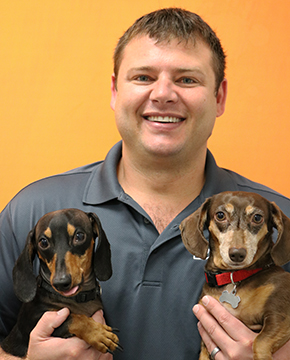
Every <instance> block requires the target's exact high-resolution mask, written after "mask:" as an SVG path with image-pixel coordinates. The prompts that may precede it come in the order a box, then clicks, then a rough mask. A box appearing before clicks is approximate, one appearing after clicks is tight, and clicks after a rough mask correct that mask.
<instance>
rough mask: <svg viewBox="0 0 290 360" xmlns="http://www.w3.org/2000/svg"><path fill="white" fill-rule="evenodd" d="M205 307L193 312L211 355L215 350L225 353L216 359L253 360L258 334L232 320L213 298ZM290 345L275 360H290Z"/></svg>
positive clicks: (208, 297) (197, 306) (221, 353)
mask: <svg viewBox="0 0 290 360" xmlns="http://www.w3.org/2000/svg"><path fill="white" fill-rule="evenodd" d="M202 302H203V305H204V306H201V305H195V306H194V307H193V312H194V314H195V316H196V317H197V318H198V320H199V324H198V330H199V332H200V335H201V337H202V339H203V341H204V343H205V345H206V347H207V349H208V351H209V352H211V351H212V350H213V349H214V348H215V347H219V348H220V349H221V351H220V352H218V353H217V354H216V356H215V359H216V360H222V359H240V360H252V359H253V350H252V346H253V342H254V340H255V337H256V336H257V334H256V333H254V332H253V331H251V330H250V329H249V328H247V327H246V326H245V325H244V324H243V323H241V322H240V321H239V320H238V319H237V318H235V317H234V316H232V315H231V314H230V313H229V312H228V311H227V310H226V309H225V308H224V307H223V306H222V305H221V304H220V303H219V302H218V301H216V300H215V299H213V298H212V297H210V296H205V297H204V298H203V299H202ZM289 350H290V341H288V342H287V343H286V344H285V345H284V346H283V347H282V348H281V349H279V350H278V351H277V352H276V353H275V354H274V356H273V358H274V359H275V360H286V359H289Z"/></svg>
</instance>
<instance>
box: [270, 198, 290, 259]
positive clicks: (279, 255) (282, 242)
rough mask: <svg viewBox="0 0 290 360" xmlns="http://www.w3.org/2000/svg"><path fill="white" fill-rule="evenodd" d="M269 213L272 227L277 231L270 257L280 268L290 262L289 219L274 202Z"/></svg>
mask: <svg viewBox="0 0 290 360" xmlns="http://www.w3.org/2000/svg"><path fill="white" fill-rule="evenodd" d="M271 213H272V219H273V223H274V227H275V228H276V229H277V231H278V236H277V240H276V243H275V244H274V246H273V248H272V251H271V256H272V259H273V260H274V263H275V264H276V265H279V266H282V265H284V264H286V263H287V262H288V261H290V219H289V218H288V217H287V216H286V215H285V214H284V213H283V212H282V211H281V209H280V208H279V207H278V206H277V205H276V204H275V203H274V202H272V203H271Z"/></svg>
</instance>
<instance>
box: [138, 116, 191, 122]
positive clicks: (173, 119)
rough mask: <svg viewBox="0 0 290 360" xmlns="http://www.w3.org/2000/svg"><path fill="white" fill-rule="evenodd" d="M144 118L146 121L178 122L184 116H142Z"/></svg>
mask: <svg viewBox="0 0 290 360" xmlns="http://www.w3.org/2000/svg"><path fill="white" fill-rule="evenodd" d="M144 118H145V119H146V120H148V121H152V122H159V123H179V122H181V121H183V120H185V119H184V118H180V117H175V116H144Z"/></svg>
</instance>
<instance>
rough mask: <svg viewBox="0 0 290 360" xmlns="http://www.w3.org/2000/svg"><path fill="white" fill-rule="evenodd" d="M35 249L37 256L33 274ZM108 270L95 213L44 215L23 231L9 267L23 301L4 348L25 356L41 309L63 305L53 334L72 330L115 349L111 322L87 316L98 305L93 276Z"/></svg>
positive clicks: (98, 346)
mask: <svg viewBox="0 0 290 360" xmlns="http://www.w3.org/2000/svg"><path fill="white" fill-rule="evenodd" d="M97 237H98V246H97V249H96V251H95V239H96V238H97ZM35 255H37V256H38V257H39V259H40V271H39V276H38V278H37V279H36V278H35V276H34V274H33V270H32V263H33V260H34V257H35ZM111 275H112V267H111V251H110V245H109V242H108V240H107V237H106V235H105V233H104V231H103V229H102V226H101V223H100V220H99V218H98V217H97V215H96V214H94V213H84V212H83V211H81V210H77V209H64V210H59V211H55V212H52V213H48V214H46V215H44V216H43V217H42V218H41V219H40V220H39V221H38V223H37V224H36V226H35V228H34V229H33V230H31V231H30V233H29V234H28V237H27V241H26V245H25V248H24V250H23V252H22V253H21V255H20V256H19V258H18V260H17V262H16V264H15V267H14V269H13V283H14V290H15V293H16V295H17V297H18V298H19V299H20V300H21V301H22V302H23V305H22V307H21V309H20V312H19V315H18V320H17V323H16V325H15V326H14V328H13V329H12V331H11V333H10V334H9V335H8V336H7V338H6V339H5V340H4V342H3V343H2V344H1V346H2V348H3V350H4V351H6V352H7V353H10V354H12V355H14V356H19V357H24V356H25V355H26V353H27V347H28V341H29V335H30V332H31V331H32V329H33V328H34V327H35V325H36V324H37V322H38V320H39V319H40V317H41V316H42V315H43V313H44V312H46V311H51V310H60V309H62V308H64V307H67V308H68V309H69V310H70V315H69V317H68V318H67V320H66V321H65V322H64V323H63V324H62V325H61V326H60V327H59V328H57V329H56V330H55V331H54V333H53V336H59V337H64V338H67V337H71V336H74V335H75V336H77V337H79V338H81V339H83V340H85V341H86V342H87V343H88V344H90V345H91V346H93V347H95V348H96V349H97V350H99V351H101V352H103V353H105V352H107V351H109V352H112V351H114V350H115V349H120V346H119V345H118V337H117V336H116V335H115V334H114V333H113V332H112V328H110V327H109V326H106V325H102V324H100V323H97V322H95V321H94V320H93V319H92V318H91V316H92V315H93V314H94V313H95V312H96V311H97V310H100V309H102V308H103V306H102V301H101V296H100V287H99V284H98V282H97V280H96V277H97V278H98V279H99V280H103V281H104V280H108V279H109V278H110V277H111Z"/></svg>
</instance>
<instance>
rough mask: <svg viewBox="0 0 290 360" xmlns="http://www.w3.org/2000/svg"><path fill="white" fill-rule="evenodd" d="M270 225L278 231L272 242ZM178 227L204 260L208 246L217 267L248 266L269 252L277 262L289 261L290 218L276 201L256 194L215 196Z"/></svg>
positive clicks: (186, 242)
mask: <svg viewBox="0 0 290 360" xmlns="http://www.w3.org/2000/svg"><path fill="white" fill-rule="evenodd" d="M205 227H207V228H208V230H209V242H208V241H207V240H206V239H205V236H204V234H203V231H204V228H205ZM273 228H276V229H277V232H278V236H277V240H276V242H275V243H274V242H273V240H272V233H273ZM180 230H181V236H182V240H183V243H184V245H185V247H186V248H187V250H188V251H189V252H190V253H192V254H193V255H195V256H197V257H199V258H201V259H206V256H207V253H208V249H210V261H211V263H212V264H213V266H214V267H216V268H218V269H223V270H230V269H241V268H247V267H249V266H251V265H252V264H254V263H255V262H256V261H257V260H258V259H259V258H261V257H262V256H265V255H266V254H268V253H270V254H271V256H272V259H273V261H274V262H275V264H276V265H283V264H285V263H286V262H288V261H290V238H289V236H290V219H289V218H288V217H287V216H286V215H285V214H284V213H283V212H282V211H281V210H280V208H279V207H278V206H277V205H276V204H275V203H273V202H269V201H268V200H267V199H265V198H263V197H262V196H260V195H258V194H255V193H248V192H223V193H220V194H217V195H214V196H212V197H211V198H208V199H207V200H206V201H205V202H204V203H203V205H202V206H201V207H200V208H199V209H198V210H196V211H195V212H194V213H193V214H191V215H190V216H189V217H187V218H186V219H185V220H183V221H182V223H181V225H180Z"/></svg>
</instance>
